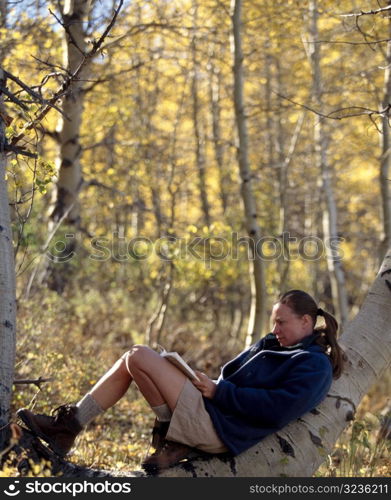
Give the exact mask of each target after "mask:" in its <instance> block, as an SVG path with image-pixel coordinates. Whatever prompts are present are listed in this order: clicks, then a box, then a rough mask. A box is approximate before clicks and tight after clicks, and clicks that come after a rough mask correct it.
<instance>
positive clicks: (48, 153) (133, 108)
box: [0, 0, 391, 476]
mask: <svg viewBox="0 0 391 500" xmlns="http://www.w3.org/2000/svg"><path fill="white" fill-rule="evenodd" d="M0 3H1V14H2V18H1V19H2V24H1V28H0V29H1V41H0V60H1V62H2V67H3V68H4V69H5V70H6V71H7V72H9V73H10V74H11V75H13V76H16V77H17V78H18V79H19V81H22V82H24V83H25V84H27V85H28V86H29V88H30V90H31V89H32V90H34V92H35V93H36V94H37V95H39V96H40V99H41V100H44V99H46V100H49V99H50V98H51V97H52V96H53V95H54V94H55V92H56V91H57V89H58V88H59V87H60V86H61V85H62V84H63V82H64V81H65V79H66V76H67V75H69V74H70V73H71V68H72V64H73V65H75V64H76V65H77V64H79V63H80V60H82V59H83V53H86V51H88V50H89V49H91V48H94V46H95V44H96V41H97V40H99V39H100V37H101V36H102V34H103V32H104V30H105V28H106V27H107V26H108V25H109V24H110V22H111V20H112V18H113V13H114V9H115V8H116V7H117V6H118V2H114V1H109V0H102V1H98V0H95V1H79V2H77V1H75V2H67V1H66V2H63V3H62V2H52V3H50V2H47V1H42V0H34V1H32V0H31V1H29V0H23V1H17V0H15V1H8V2H7V1H4V0H2V1H1V2H0ZM75 5H76V6H79V7H80V9H81V10H80V12H79V13H78V14H79V15H80V16H81V19H82V22H79V23H78V24H77V26H78V29H79V31H77V30H76V31H74V32H73V31H72V30H73V29H74V27H72V28H70V27H69V26H74V25H72V16H71V15H68V17H66V9H67V8H69V9H75ZM389 8H390V6H389V2H380V1H379V2H378V1H366V2H364V1H363V2H356V1H341V2H337V3H336V2H332V1H319V2H315V1H312V0H311V1H309V2H301V1H300V2H299V1H293V0H289V1H284V2H282V1H279V0H278V1H266V0H265V1H256V0H252V1H244V2H243V10H242V26H241V35H242V50H243V70H244V76H243V79H244V86H243V98H244V104H245V108H244V109H245V113H244V115H245V121H246V127H247V134H248V141H247V145H246V154H247V157H248V164H249V169H250V176H249V179H250V181H249V179H247V180H246V179H244V177H243V170H242V169H240V168H239V164H240V160H243V158H239V159H238V157H237V149H238V137H237V135H238V134H237V131H236V120H237V115H235V104H237V103H236V101H235V99H236V97H235V92H234V79H235V71H233V65H234V57H233V30H232V20H231V6H230V5H229V3H228V2H222V1H219V0H202V1H201V0H189V1H186V0H182V1H179V0H178V1H176V0H173V1H170V2H166V1H165V0H156V1H153V2H152V1H146V0H144V1H140V0H134V1H125V2H123V5H122V7H121V9H120V11H119V12H118V16H117V17H116V19H115V23H114V24H113V26H112V28H111V31H110V33H109V34H108V35H107V36H105V37H104V40H103V43H102V46H101V47H100V48H99V50H97V51H96V53H95V54H94V57H91V58H90V60H88V61H87V62H86V64H85V66H84V68H83V71H82V72H81V73H80V75H79V76H78V78H77V79H75V81H74V82H73V83H72V86H71V91H70V92H68V94H67V96H66V97H65V98H64V99H63V100H58V101H57V107H58V109H50V111H49V112H48V113H47V115H46V116H45V117H44V118H43V119H42V120H40V121H39V122H34V119H35V117H36V115H37V111H39V109H40V105H41V104H42V103H40V102H39V100H37V99H38V98H37V97H36V96H35V97H34V96H33V95H32V94H31V92H28V91H27V90H26V89H23V88H22V87H21V86H20V84H19V83H20V82H18V81H16V80H15V79H8V82H7V83H8V89H9V90H10V91H11V92H12V95H13V96H14V97H15V96H16V97H17V99H18V100H19V103H17V104H15V100H12V99H11V98H10V99H8V101H12V102H8V103H7V96H6V97H5V101H6V123H7V125H8V127H7V129H6V134H7V137H8V140H9V142H10V144H12V141H13V139H15V138H16V137H19V139H20V135H21V134H23V137H22V139H21V140H19V141H18V147H20V148H21V149H23V151H22V153H19V154H12V155H11V156H10V158H9V161H8V164H7V182H8V192H9V200H10V209H11V216H12V229H13V237H14V248H15V268H16V276H17V307H18V310H17V317H18V324H17V325H18V326H17V364H16V374H15V375H16V379H17V380H20V379H24V380H25V379H37V378H38V377H42V378H49V379H50V380H49V381H48V382H46V383H40V384H39V387H38V388H37V386H36V385H34V384H15V386H14V399H13V403H12V407H13V410H16V409H17V408H19V407H21V406H29V407H33V408H35V409H36V410H39V411H40V412H47V411H48V410H49V409H51V408H53V407H55V406H58V405H60V404H62V403H64V401H77V400H78V399H79V397H80V396H81V395H83V394H84V393H85V392H86V391H87V390H88V389H89V388H90V387H91V386H92V385H93V384H94V383H95V382H96V380H97V378H98V377H99V376H100V375H101V374H102V373H103V372H104V371H105V370H106V369H107V368H108V367H109V366H110V365H111V364H112V363H113V362H114V361H115V360H116V359H117V358H118V357H119V356H120V355H121V354H122V353H123V352H124V351H126V350H127V349H129V347H130V346H131V345H132V344H134V343H147V344H150V345H156V344H162V345H164V347H165V348H166V349H167V350H177V351H178V352H180V353H181V354H183V355H184V357H185V358H186V359H187V360H188V361H189V363H190V364H191V365H192V366H193V367H195V368H198V369H201V370H203V371H205V372H206V373H207V374H208V375H209V376H211V377H212V378H213V377H216V376H217V375H218V372H219V367H220V366H221V365H222V364H223V363H224V362H225V361H227V360H228V359H230V358H231V357H232V356H233V355H234V354H236V353H237V352H238V351H240V350H242V349H243V348H244V346H245V345H246V344H247V345H248V344H249V343H251V342H252V341H254V340H256V339H257V338H258V337H259V336H260V335H264V334H266V333H267V331H268V328H269V325H267V322H266V320H265V318H266V316H267V315H268V314H269V313H270V310H271V307H272V305H273V303H274V301H275V300H276V297H277V296H278V294H279V293H280V292H282V291H285V290H287V289H289V288H301V289H304V290H307V291H308V292H309V293H311V294H312V295H313V296H314V297H316V299H317V300H318V301H319V303H320V305H321V306H322V307H324V308H325V309H326V310H329V311H330V312H333V313H334V314H336V316H337V317H338V319H339V320H340V322H341V323H342V326H343V324H345V322H346V321H347V320H348V319H350V318H352V317H353V316H354V315H355V314H356V313H357V311H358V309H359V308H360V305H361V303H362V301H363V299H364V298H365V296H366V294H367V292H368V289H369V286H370V285H371V283H372V281H373V279H374V276H375V275H376V272H377V270H378V267H379V263H380V262H381V259H382V257H383V256H384V251H385V249H386V248H388V247H389V246H390V230H389V225H390V220H389V218H388V219H387V213H388V212H387V204H388V210H389V205H390V197H389V193H388V182H389V179H388V177H387V175H388V162H389V155H388V143H387V140H388V128H389V123H388V111H389V102H390V101H389V95H391V91H390V90H389V86H390V85H391V83H390V82H389V72H390V71H389V68H390V64H391V49H390V42H389V38H390V26H391V23H390V19H389V15H388V9H389ZM370 11H372V12H370ZM69 12H70V13H71V14H72V11H69ZM75 12H76V11H75V10H74V11H73V15H76V13H75ZM365 12H366V13H367V14H365ZM352 13H354V15H353V14H352ZM64 16H65V17H64ZM80 30H81V31H80ZM72 57H74V60H72ZM80 58H82V59H80ZM234 69H235V68H234ZM73 70H74V68H73ZM73 70H72V71H73ZM66 106H68V107H66ZM70 115H71V116H70ZM31 123H32V124H33V126H30V127H29V128H26V125H28V124H31ZM67 127H68V128H67ZM242 146H243V144H242ZM242 151H243V149H242ZM26 152H27V153H26ZM31 152H32V153H36V152H38V154H37V156H36V157H31V155H29V153H31ZM26 154H27V156H26ZM245 182H251V188H252V193H253V201H254V203H255V204H256V206H257V211H256V214H257V217H256V219H257V224H258V227H257V231H259V233H258V234H259V235H261V242H260V247H259V249H260V255H261V261H262V268H263V273H262V283H261V285H262V286H261V287H259V283H257V280H256V279H254V260H253V259H252V253H251V249H250V246H251V245H249V244H248V239H246V237H247V235H248V232H249V231H248V228H249V222H248V213H246V211H245V209H244V206H243V205H246V198H245V194H243V184H244V183H245ZM240 238H242V242H241V243H240V242H239V239H240ZM255 267H256V266H255ZM257 286H258V288H257V291H258V297H260V298H261V301H262V307H263V308H264V310H265V315H264V317H263V318H261V322H260V323H259V324H258V325H256V327H255V326H254V325H255V324H256V323H254V321H255V309H256V302H255V300H254V296H255V293H254V290H255V288H256V287H257ZM260 289H261V290H262V293H261V294H260V293H259V290H260ZM390 389H391V374H390V373H389V372H387V373H385V374H384V376H383V377H382V379H381V380H380V381H378V382H377V384H376V386H374V387H373V388H372V390H371V392H370V393H369V394H368V395H367V396H366V397H365V398H364V400H363V402H362V404H361V406H360V408H359V411H358V414H357V418H356V420H355V421H354V423H352V424H350V426H349V428H348V429H347V431H346V432H345V433H344V434H343V436H342V437H341V439H340V441H339V442H338V444H337V447H336V449H335V450H334V452H333V454H332V455H330V456H328V457H327V460H326V461H325V464H324V465H323V466H322V467H321V469H320V470H319V471H318V473H317V474H318V475H354V476H360V475H362V476H369V475H389V473H390V463H389V448H388V449H387V446H389V444H388V445H387V443H384V444H383V445H382V446H379V443H378V442H377V441H376V431H377V429H378V428H379V422H380V419H381V413H382V412H384V410H385V409H387V407H388V404H389V394H390V392H391V391H390ZM152 422H153V415H152V413H151V412H150V410H149V408H148V407H147V405H146V403H144V402H143V400H142V398H141V397H140V394H139V393H138V391H137V389H135V388H133V387H132V388H131V389H130V391H129V394H128V395H127V397H125V398H124V399H123V400H121V402H120V403H119V404H118V405H117V406H115V407H114V408H113V409H111V410H110V411H108V412H107V413H106V414H105V415H104V416H102V417H101V418H99V419H98V420H97V421H96V422H95V423H93V424H91V425H90V426H89V428H88V430H87V432H85V433H83V435H82V436H81V437H80V438H79V440H78V446H77V448H76V449H75V452H74V454H73V456H72V460H74V461H76V462H77V463H84V464H87V465H89V466H95V467H96V466H99V467H102V468H116V469H124V470H125V469H126V470H129V469H132V468H137V467H138V466H139V463H140V460H141V459H142V458H143V457H144V456H145V454H146V452H147V449H148V443H149V440H150V428H151V425H152ZM36 472H37V474H40V473H44V471H40V470H37V471H36Z"/></svg>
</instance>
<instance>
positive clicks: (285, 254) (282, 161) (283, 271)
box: [274, 58, 304, 293]
mask: <svg viewBox="0 0 391 500" xmlns="http://www.w3.org/2000/svg"><path fill="white" fill-rule="evenodd" d="M274 60H275V65H276V78H277V89H278V93H279V94H280V95H284V89H283V88H282V74H281V64H280V61H279V60H278V58H275V59H274ZM303 120H304V113H303V114H302V115H301V116H300V118H299V119H298V121H297V124H296V127H295V131H294V133H293V136H292V140H291V143H290V146H289V150H288V152H287V153H285V131H284V128H283V124H282V120H281V119H277V138H276V139H277V141H276V150H277V161H278V191H279V202H280V207H279V208H280V210H279V219H278V234H279V235H282V242H281V247H282V255H281V257H280V258H279V261H278V274H279V278H280V293H284V292H285V291H286V283H287V279H288V274H289V266H290V259H289V243H288V242H287V240H286V238H285V233H287V232H288V217H287V213H288V197H287V187H288V167H289V164H290V161H291V159H292V156H293V153H294V152H295V149H296V144H297V141H298V138H299V135H300V131H301V127H302V124H303Z"/></svg>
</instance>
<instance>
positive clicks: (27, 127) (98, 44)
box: [12, 0, 124, 144]
mask: <svg viewBox="0 0 391 500" xmlns="http://www.w3.org/2000/svg"><path fill="white" fill-rule="evenodd" d="M123 3H124V0H120V1H119V4H118V7H117V8H116V9H115V11H114V15H113V18H112V20H111V21H110V23H109V25H108V26H107V28H106V29H105V31H104V32H103V34H102V36H101V37H100V38H99V40H97V41H94V42H93V44H92V49H91V50H90V51H89V52H88V53H87V54H85V56H84V58H83V60H82V61H81V62H80V64H79V66H78V67H77V68H76V70H75V71H74V73H73V74H72V75H71V76H70V77H68V78H67V79H66V80H65V81H64V83H63V84H62V85H61V86H60V88H59V89H58V91H57V92H56V93H55V94H54V96H53V97H52V98H51V99H50V100H49V101H47V102H46V104H45V106H43V108H41V110H39V111H38V113H37V114H36V116H35V118H34V119H33V120H32V121H30V122H29V123H27V124H26V125H25V126H24V127H23V130H22V132H21V133H20V134H19V135H17V136H15V137H14V138H13V139H12V144H17V143H18V141H20V140H21V139H22V138H23V137H24V132H25V131H26V130H31V129H32V128H34V127H35V126H36V125H37V124H38V123H39V122H41V121H42V120H43V119H44V118H45V116H46V115H47V114H48V112H49V111H50V109H51V108H52V107H53V106H54V104H55V103H56V102H57V100H58V99H60V98H61V97H63V96H64V95H65V94H66V92H67V91H68V89H69V87H70V86H71V84H72V82H73V81H75V80H76V78H77V77H78V76H79V74H80V73H81V71H82V69H83V68H84V66H85V65H86V64H87V62H88V61H89V60H90V59H92V58H93V57H94V56H95V54H96V53H97V52H98V50H99V48H100V47H101V45H102V43H103V41H104V40H105V38H106V37H107V35H108V34H109V32H110V30H111V28H112V27H113V25H114V23H115V21H116V19H117V16H118V13H119V11H120V9H121V7H122V5H123Z"/></svg>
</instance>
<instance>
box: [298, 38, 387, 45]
mask: <svg viewBox="0 0 391 500" xmlns="http://www.w3.org/2000/svg"><path fill="white" fill-rule="evenodd" d="M389 41H390V38H384V39H382V40H373V41H372V42H345V41H343V40H317V41H314V42H307V41H305V40H304V41H303V43H312V44H315V43H329V44H334V43H335V44H341V43H345V44H347V45H375V44H378V43H387V42H389Z"/></svg>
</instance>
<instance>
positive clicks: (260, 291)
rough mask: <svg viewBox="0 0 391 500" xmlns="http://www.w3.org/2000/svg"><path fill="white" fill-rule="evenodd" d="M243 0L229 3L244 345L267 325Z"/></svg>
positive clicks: (259, 333) (250, 341) (233, 0)
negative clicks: (245, 272) (247, 304)
mask: <svg viewBox="0 0 391 500" xmlns="http://www.w3.org/2000/svg"><path fill="white" fill-rule="evenodd" d="M241 9H242V0H232V28H233V45H234V47H233V48H234V105H235V117H236V126H237V129H238V138H239V145H238V150H237V151H238V162H239V169H240V178H241V182H242V184H241V195H242V200H243V204H244V214H245V223H246V229H247V232H248V234H249V237H250V243H251V250H252V260H250V279H251V310H250V318H249V325H248V331H247V339H246V345H250V344H252V343H254V341H255V340H256V339H258V338H259V337H260V336H261V334H262V333H263V332H264V330H265V328H266V324H267V314H266V283H265V269H264V263H263V261H262V259H261V255H260V252H259V251H257V249H256V244H257V242H259V241H260V239H261V228H260V225H259V223H258V214H257V208H256V203H255V197H254V194H253V190H252V174H251V169H250V165H249V159H248V135H247V121H246V115H245V108H244V98H243V53H242V41H241Z"/></svg>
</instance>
